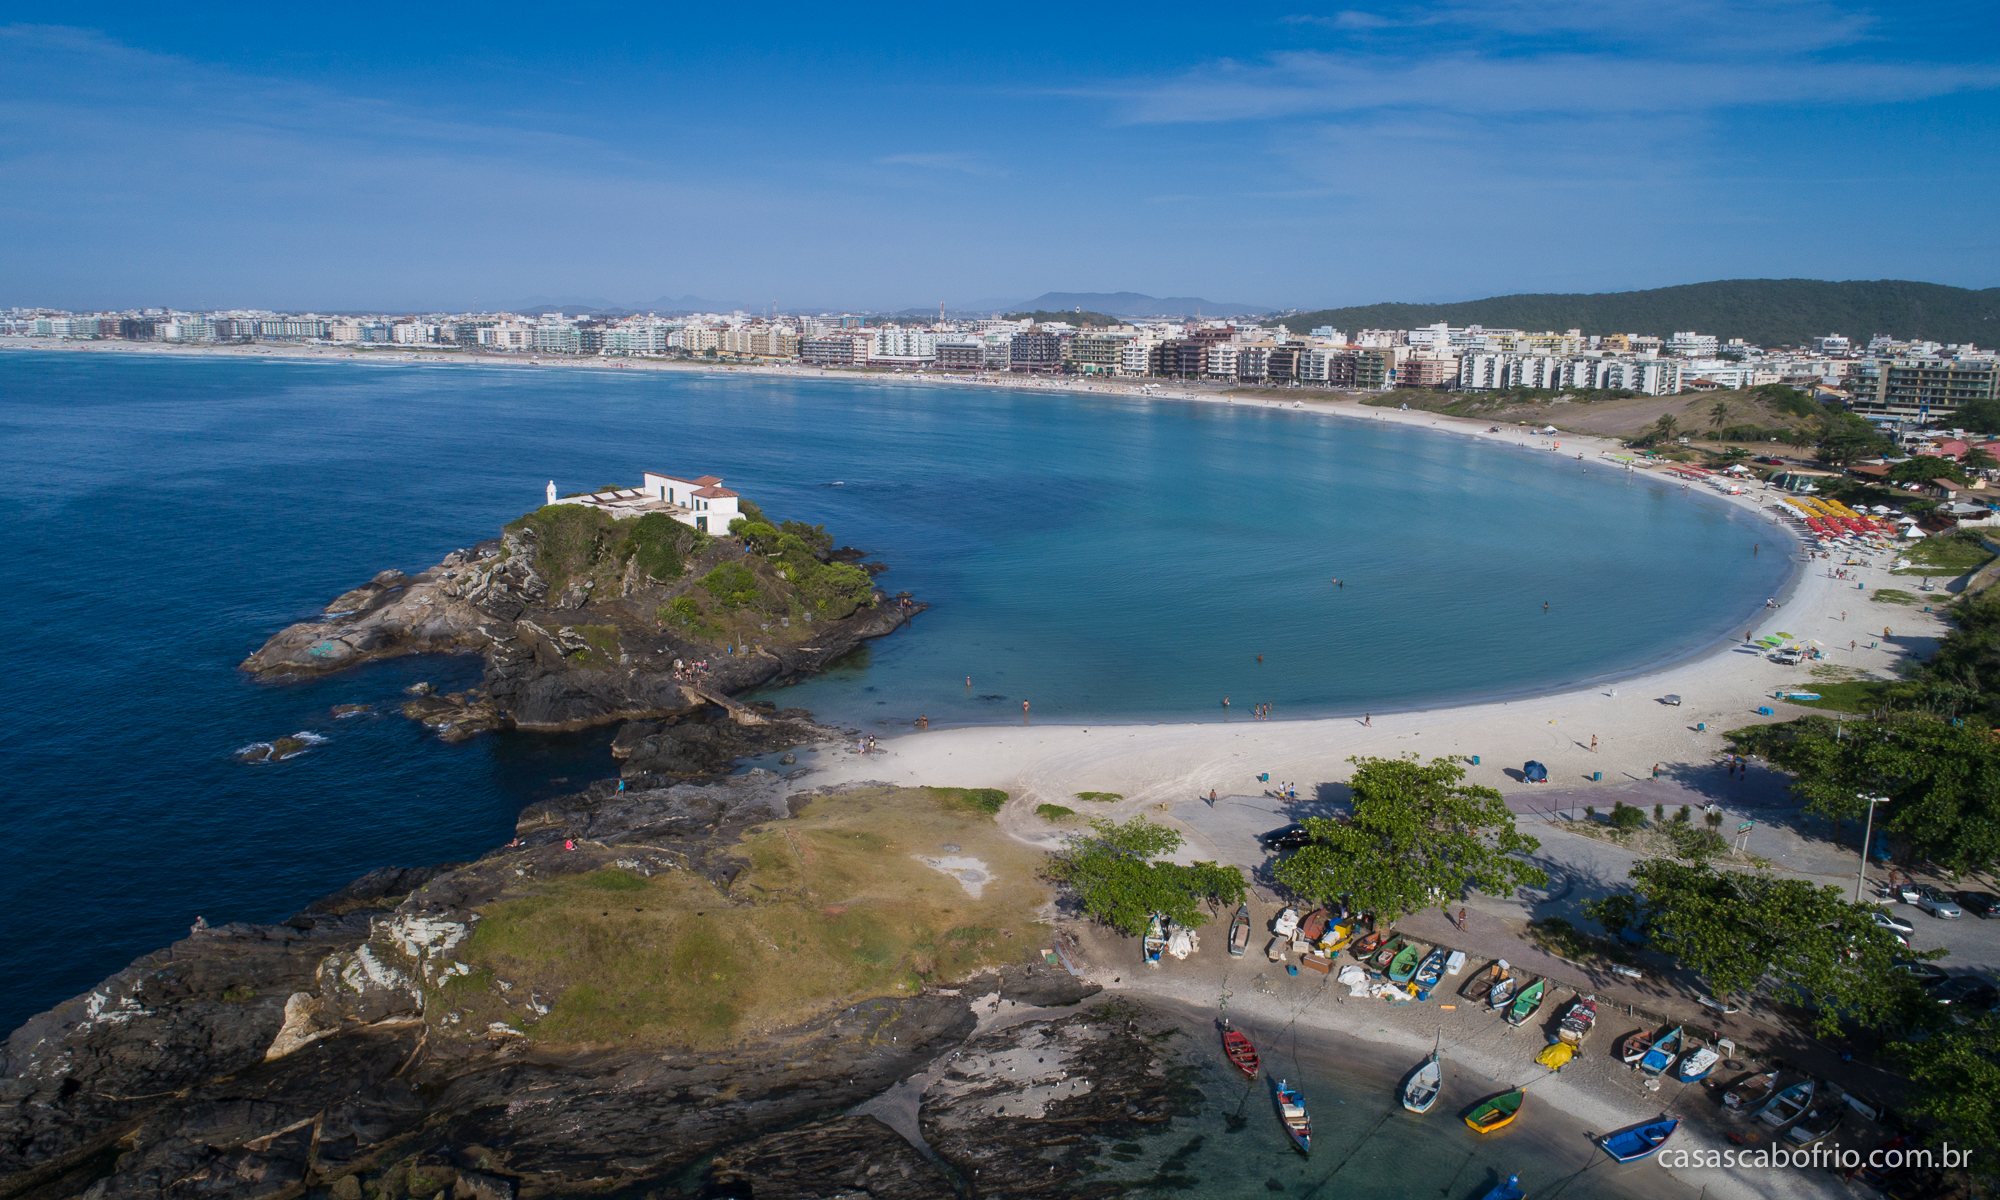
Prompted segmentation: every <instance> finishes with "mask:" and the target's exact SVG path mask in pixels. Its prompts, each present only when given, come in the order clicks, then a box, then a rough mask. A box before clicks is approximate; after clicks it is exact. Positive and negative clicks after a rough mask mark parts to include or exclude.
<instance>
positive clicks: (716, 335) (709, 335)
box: [668, 325, 722, 354]
mask: <svg viewBox="0 0 2000 1200" xmlns="http://www.w3.org/2000/svg"><path fill="white" fill-rule="evenodd" d="M668 341H669V342H670V343H671V344H672V345H673V347H674V349H676V350H685V351H687V352H688V353H689V354H701V353H703V352H705V351H708V350H721V349H722V331H721V330H720V329H717V328H716V327H715V326H713V325H683V326H681V327H680V328H679V329H677V330H675V331H674V332H673V333H672V334H671V335H670V336H669V338H668Z"/></svg>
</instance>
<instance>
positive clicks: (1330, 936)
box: [1319, 921, 1361, 957]
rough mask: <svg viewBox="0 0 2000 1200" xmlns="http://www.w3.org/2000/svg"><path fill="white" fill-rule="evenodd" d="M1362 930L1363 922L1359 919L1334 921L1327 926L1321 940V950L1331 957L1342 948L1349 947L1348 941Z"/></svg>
mask: <svg viewBox="0 0 2000 1200" xmlns="http://www.w3.org/2000/svg"><path fill="white" fill-rule="evenodd" d="M1360 930H1361V922H1359V921H1336V922H1334V923H1333V924H1332V925H1331V926H1329V927H1328V928H1327V931H1326V934H1325V936H1323V937H1321V938H1320V940H1319V943H1320V945H1319V948H1320V952H1321V953H1322V954H1325V955H1327V956H1329V957H1331V956H1332V955H1335V954H1338V953H1340V952H1341V951H1342V950H1345V949H1347V945H1348V943H1349V942H1352V941H1353V940H1354V935H1355V934H1356V933H1358V932H1360Z"/></svg>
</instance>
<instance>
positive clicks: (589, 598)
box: [240, 509, 928, 740]
mask: <svg viewBox="0 0 2000 1200" xmlns="http://www.w3.org/2000/svg"><path fill="white" fill-rule="evenodd" d="M548 511H549V510H547V509H544V510H542V512H543V513H547V512H548ZM535 515H539V514H531V516H535ZM559 532H567V531H559ZM619 532H622V531H619V530H609V531H601V532H598V533H597V534H596V540H595V541H594V542H593V543H592V544H590V545H588V546H586V547H585V548H584V549H583V551H582V552H581V553H580V554H579V553H577V552H575V551H574V550H573V549H572V548H569V547H552V546H550V545H549V544H548V543H549V542H551V541H553V540H554V538H553V537H552V535H551V533H550V532H548V531H547V529H545V528H544V527H539V526H538V525H537V524H535V523H533V522H532V521H531V520H530V518H523V520H522V521H517V522H515V523H513V524H511V525H509V526H508V527H507V528H506V530H505V531H504V532H503V533H502V536H501V537H499V538H497V539H494V540H491V541H487V542H482V543H480V544H478V545H476V546H473V547H471V548H469V549H464V550H456V551H453V552H452V553H451V554H448V555H446V556H445V558H444V560H443V561H442V562H440V563H438V564H437V565H436V566H434V567H431V568H430V569H429V570H426V571H423V572H420V573H418V574H416V575H405V574H403V573H402V572H400V571H384V572H382V573H381V574H379V575H376V576H375V577H374V578H373V579H371V580H369V581H368V582H367V583H364V584H362V585H361V586H359V587H357V588H354V589H352V590H350V591H348V592H345V593H342V594H341V595H340V596H338V597H336V598H335V599H334V600H333V601H332V602H331V603H329V604H328V605H327V606H326V608H325V610H324V612H323V614H322V615H321V616H320V617H319V618H317V619H315V620H310V621H302V622H299V623H298V624H295V625H292V626H289V627H287V628H286V629H283V630H281V631H279V632H278V633H277V634H275V635H273V636H272V637H271V638H270V639H269V640H268V641H266V642H265V643H264V645H263V646H262V647H260V648H259V649H258V650H257V651H256V652H255V653H253V654H251V655H250V656H249V657H248V658H246V659H244V660H243V662H242V663H241V664H240V667H241V669H242V670H244V671H246V672H248V673H250V674H251V675H253V676H255V677H257V678H259V679H264V680H269V681H274V682H278V681H286V680H295V679H302V678H309V677H313V676H319V675H325V674H329V673H331V672H334V671H340V670H345V669H347V668H349V667H354V666H358V665H360V664H362V663H367V662H373V661H378V660H381V659H387V658H395V657H400V656H403V655H410V654H477V655H480V656H481V657H482V658H483V659H484V661H485V665H486V670H485V676H484V678H483V680H482V681H481V684H480V686H479V687H478V688H477V689H474V690H471V691H467V692H459V693H452V694H449V695H435V694H420V695H417V696H415V697H414V698H413V699H412V700H410V701H409V702H408V703H407V704H405V705H404V713H405V715H407V716H409V717H411V718H413V719H415V720H419V721H422V722H424V723H425V724H427V725H429V726H430V727H431V728H432V729H434V730H436V731H437V732H438V734H439V735H440V736H442V737H445V738H447V739H451V740H458V739H463V738H468V737H471V736H474V735H475V734H478V733H480V732H483V731H486V730H490V729H500V728H511V729H523V730H538V731H561V730H573V729H581V728H585V727H588V726H592V725H603V724H610V723H615V722H619V721H626V720H652V721H665V722H667V723H668V724H675V723H680V722H682V721H686V720H687V719H688V718H689V717H691V716H692V715H694V714H697V713H699V712H701V711H703V710H704V709H706V708H708V707H710V706H720V707H722V708H724V709H727V710H728V712H729V715H730V716H732V717H733V718H734V719H735V720H736V722H737V723H738V724H743V725H754V724H757V723H758V722H759V721H761V720H762V716H763V715H762V714H760V713H757V712H754V711H752V710H749V709H746V708H744V707H743V706H739V705H735V704H734V703H733V702H731V701H730V700H729V697H731V696H733V695H736V694H738V693H741V692H744V691H747V690H750V689H752V688H757V687H762V686H766V685H770V684H781V683H785V682H787V681H791V680H795V679H799V678H802V677H804V676H806V675H810V674H813V673H815V672H817V671H820V670H822V669H824V668H825V667H826V665H827V664H829V663H831V662H833V661H835V660H837V659H839V658H841V657H843V656H845V655H847V654H849V653H852V652H853V651H854V650H856V649H857V648H859V647H860V646H862V645H863V644H865V643H866V642H869V641H871V640H873V639H875V638H880V637H885V636H887V635H889V634H891V633H894V632H895V631H896V630H898V629H900V628H902V627H903V626H904V625H906V624H908V623H909V622H910V621H911V620H912V619H913V618H915V617H916V616H917V615H918V614H919V613H921V612H923V611H924V610H925V609H926V608H927V607H928V606H927V605H925V604H923V603H922V602H919V601H916V600H914V599H912V598H911V597H909V596H908V595H907V594H904V595H901V596H896V597H890V596H888V595H887V594H885V593H883V592H881V591H879V590H874V591H872V594H870V595H869V596H868V597H867V599H866V600H865V601H864V602H862V603H858V604H857V603H853V602H851V601H850V602H848V603H846V604H843V605H841V606H840V607H841V608H844V609H846V610H847V611H845V612H840V611H832V612H829V611H828V610H827V609H826V607H825V606H823V605H822V606H821V607H819V608H818V609H817V610H815V609H814V608H813V607H811V606H809V605H807V604H805V603H802V602H801V599H800V597H799V595H798V594H797V593H798V588H797V586H796V582H795V581H794V580H793V579H792V578H790V577H789V576H790V575H791V572H790V571H788V570H787V569H786V568H785V567H784V566H783V565H782V564H780V565H775V566H774V565H773V564H772V562H771V561H769V560H768V559H766V558H765V556H762V555H759V554H757V553H756V552H755V551H754V550H751V549H749V548H748V547H746V546H744V545H743V544H742V543H741V542H740V541H739V540H737V539H730V538H720V539H707V538H701V539H700V540H699V541H698V542H697V543H696V544H695V545H694V546H692V547H689V549H691V550H692V551H693V552H694V553H693V554H692V556H691V560H690V561H687V562H685V563H676V565H677V566H679V567H680V568H681V569H680V570H678V571H674V572H671V573H670V577H669V578H666V579H661V578H657V577H655V576H653V575H651V574H649V573H648V571H647V569H646V568H645V566H644V564H643V563H642V561H641V559H640V557H639V556H637V555H635V554H633V552H632V551H631V550H630V549H629V546H630V543H629V542H628V543H624V545H625V547H626V548H625V549H624V550H623V551H622V553H621V549H620V543H619V542H617V541H616V540H614V539H615V538H616V535H617V534H618V533H619ZM694 536H695V535H693V534H691V533H690V534H689V535H688V537H690V538H693V537H694ZM858 554H859V552H857V551H853V550H852V549H851V548H842V549H841V550H838V551H833V550H828V551H826V552H824V553H823V554H822V556H821V560H820V561H822V562H825V563H839V562H844V561H845V560H847V559H849V558H852V557H854V556H856V555H858ZM579 559H580V560H581V561H580V562H579V561H577V560H579ZM807 565H811V564H810V563H808V564H807ZM718 568H721V569H725V570H737V569H740V570H741V571H742V572H743V577H744V578H748V579H751V580H754V582H755V585H756V589H757V601H756V602H755V606H738V605H737V604H735V603H733V602H732V604H731V605H729V606H727V607H726V608H725V606H723V605H721V604H718V603H717V602H716V601H715V600H714V599H711V598H710V596H709V594H708V590H707V589H706V581H707V580H708V579H709V578H710V577H711V573H712V572H715V571H716V570H717V569H718ZM842 569H850V570H852V569H853V568H845V567H843V568H842ZM872 574H873V572H870V575H871V576H872ZM855 577H856V578H861V576H860V575H858V574H857V575H856V576H855ZM863 590H868V589H867V588H866V587H865V586H864V588H863ZM696 601H699V602H700V603H699V604H698V605H697V603H696ZM677 603H678V604H680V605H682V606H684V608H685V611H686V613H687V614H688V615H686V616H683V615H682V614H681V613H680V612H678V611H677V610H676V607H675V606H676V605H677ZM704 607H705V608H706V609H708V610H710V611H709V612H702V611H701V609H702V608H704ZM794 614H796V615H797V617H798V620H797V621H796V622H795V621H794V619H793V616H794ZM670 616H671V617H672V618H673V620H672V622H671V623H670V621H669V617H670ZM815 617H817V618H818V619H817V620H815Z"/></svg>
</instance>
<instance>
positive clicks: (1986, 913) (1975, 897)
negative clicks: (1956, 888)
mask: <svg viewBox="0 0 2000 1200" xmlns="http://www.w3.org/2000/svg"><path fill="white" fill-rule="evenodd" d="M1951 898H1952V899H1954V900H1956V901H1958V906H1959V907H1960V908H1962V909H1964V910H1965V911H1966V912H1969V913H1971V914H1972V915H1973V916H1975V917H1990V916H1992V915H1993V914H1994V913H1996V912H2000V896H1996V895H1994V894H1993V893H1992V892H1953V893H1952V894H1951Z"/></svg>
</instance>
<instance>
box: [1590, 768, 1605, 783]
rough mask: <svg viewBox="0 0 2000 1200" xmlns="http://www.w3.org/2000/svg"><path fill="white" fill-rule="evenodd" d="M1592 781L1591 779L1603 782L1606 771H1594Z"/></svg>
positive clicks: (1591, 774)
mask: <svg viewBox="0 0 2000 1200" xmlns="http://www.w3.org/2000/svg"><path fill="white" fill-rule="evenodd" d="M1590 781H1591V782H1592V783H1603V782H1604V772H1602V771H1592V772H1591V773H1590Z"/></svg>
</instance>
